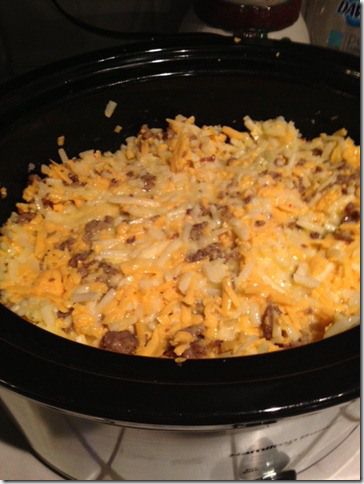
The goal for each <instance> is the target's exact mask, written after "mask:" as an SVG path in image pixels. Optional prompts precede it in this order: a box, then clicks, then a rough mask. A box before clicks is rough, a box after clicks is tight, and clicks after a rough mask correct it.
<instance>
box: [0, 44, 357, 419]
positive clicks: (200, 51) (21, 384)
mask: <svg viewBox="0 0 364 484" xmlns="http://www.w3.org/2000/svg"><path fill="white" fill-rule="evenodd" d="M359 73H360V66H359V59H358V58H356V57H352V56H350V55H347V54H342V53H340V54H339V53H337V52H334V51H328V50H323V49H320V48H314V47H311V46H305V45H300V44H294V43H290V42H285V41H279V42H274V41H266V42H261V43H254V42H244V43H240V44H237V43H235V42H234V41H233V40H232V39H227V38H226V39H217V38H216V39H215V38H213V37H206V38H205V37H203V36H201V38H200V40H199V41H198V42H197V41H196V39H195V38H194V41H193V42H188V41H186V40H185V41H183V42H176V41H173V42H168V41H164V42H158V43H156V42H154V43H153V42H151V43H149V44H148V45H141V44H139V45H135V46H132V47H131V46H127V47H120V48H116V49H113V50H108V51H106V52H98V53H95V54H90V55H87V56H83V57H81V58H75V59H72V60H70V61H67V62H64V63H60V64H55V65H53V66H49V67H46V68H43V69H41V70H40V71H37V72H34V73H31V74H28V75H26V76H24V77H22V78H20V79H16V80H14V81H11V82H9V83H8V84H6V85H3V86H1V88H0V185H1V186H5V187H6V188H7V191H8V196H7V198H5V199H3V200H1V201H0V223H3V222H5V220H6V219H7V218H8V216H9V215H10V213H11V211H12V209H13V207H14V204H15V202H16V201H20V199H21V193H22V190H23V188H24V186H25V183H26V180H27V176H28V165H29V163H33V164H34V165H35V166H36V169H35V171H37V169H39V166H40V165H41V164H42V163H47V161H48V160H49V159H54V160H57V159H58V155H57V137H58V136H60V135H64V136H65V138H66V143H65V149H66V151H67V153H68V155H69V156H76V155H77V154H78V153H79V152H81V151H83V150H86V149H91V148H97V149H101V150H115V149H117V148H118V147H119V146H120V144H121V142H122V141H123V140H124V139H125V138H126V137H127V136H129V135H132V134H135V133H136V132H137V130H138V128H139V127H140V126H141V125H142V124H143V123H148V124H149V125H150V126H155V127H160V126H164V125H165V118H167V117H174V116H175V115H177V114H184V115H186V116H189V115H194V116H195V117H196V122H197V123H198V124H204V123H208V124H220V123H224V124H228V125H232V126H236V127H238V128H241V127H242V117H243V116H244V115H245V114H248V115H250V116H251V117H252V118H253V119H266V118H272V117H275V116H278V115H283V116H285V118H286V119H287V120H293V121H294V122H295V124H296V126H297V127H298V128H299V129H300V130H301V132H302V133H303V136H305V137H311V136H315V135H319V134H320V133H321V132H328V133H332V132H334V131H335V130H337V129H339V128H342V127H345V128H347V129H348V132H349V134H350V136H351V137H353V138H354V140H355V141H356V142H357V143H358V142H359V141H360V139H359V137H360V74H359ZM110 99H111V100H114V101H116V102H117V103H118V106H117V109H116V111H115V112H114V115H113V116H112V118H106V117H105V116H104V108H105V105H106V103H107V102H108V100H110ZM116 124H120V125H122V126H123V131H122V133H121V134H116V133H115V132H114V131H113V130H114V127H115V125H116ZM359 331H360V330H359V327H356V328H354V329H351V330H349V331H347V332H345V333H343V334H340V335H337V336H334V337H331V338H328V339H326V340H323V341H321V342H317V343H313V344H309V345H306V346H303V347H300V348H295V349H290V350H285V351H281V352H277V353H273V354H263V355H260V356H248V357H237V358H230V359H217V360H197V361H196V360H193V361H186V362H185V363H183V364H180V365H178V364H176V363H175V362H174V361H173V360H168V359H157V358H148V357H139V356H127V355H125V356H124V355H120V354H114V353H110V352H106V351H103V350H98V349H94V348H90V347H86V346H83V345H81V344H78V343H73V342H70V341H67V340H65V339H62V338H59V337H57V336H54V335H52V334H51V333H48V332H46V331H44V330H42V329H39V328H37V327H36V326H34V325H32V324H29V323H28V322H26V321H24V320H22V319H21V318H19V317H17V316H16V315H14V314H13V313H11V312H10V311H9V310H7V309H6V308H5V307H0V384H1V385H3V386H4V387H6V388H9V389H11V390H13V391H15V392H17V393H19V394H21V395H24V396H27V397H30V398H31V399H32V400H35V401H38V402H43V403H45V404H46V405H50V406H53V407H56V408H59V409H64V410H69V411H72V412H77V413H79V414H82V415H91V416H94V417H100V418H102V419H109V420H110V421H114V420H117V421H125V422H140V423H145V424H158V425H190V426H191V425H192V426H193V425H224V424H240V423H244V424H249V422H257V421H260V422H269V421H272V420H276V419H278V418H281V417H286V416H294V415H298V414H303V413H306V412H312V411H316V410H319V409H321V408H326V407H329V406H332V405H336V404H340V403H342V402H345V401H349V400H352V399H355V398H357V397H358V396H359V386H360V332H359Z"/></svg>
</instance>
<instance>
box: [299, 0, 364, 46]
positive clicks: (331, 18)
mask: <svg viewBox="0 0 364 484" xmlns="http://www.w3.org/2000/svg"><path fill="white" fill-rule="evenodd" d="M360 10H361V2H360V0H306V1H305V4H304V10H303V11H304V17H305V20H306V24H307V28H308V30H309V33H310V38H311V43H312V44H314V45H320V46H323V47H329V48H332V49H337V50H341V51H344V52H349V53H351V54H355V55H360V43H361V42H360V35H361V29H360V13H361V12H360Z"/></svg>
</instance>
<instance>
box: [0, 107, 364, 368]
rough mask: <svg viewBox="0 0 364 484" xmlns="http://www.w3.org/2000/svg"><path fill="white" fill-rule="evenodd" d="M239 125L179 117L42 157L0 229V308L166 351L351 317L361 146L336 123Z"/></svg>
mask: <svg viewBox="0 0 364 484" xmlns="http://www.w3.org/2000/svg"><path fill="white" fill-rule="evenodd" d="M244 122H245V126H246V130H241V131H239V130H237V129H235V128H232V127H229V126H220V125H218V126H202V127H199V126H197V125H196V124H195V119H194V117H190V118H186V117H183V116H181V115H179V116H177V117H176V118H175V119H169V120H168V127H167V128H166V129H159V128H149V127H148V126H147V125H143V126H142V127H141V129H140V132H139V133H138V135H137V136H136V137H129V138H127V139H126V142H125V144H123V145H122V146H121V148H120V150H118V151H117V152H116V153H110V152H106V153H104V154H102V153H101V152H100V151H92V150H91V151H87V152H84V153H81V154H80V156H79V158H77V159H69V158H68V157H67V156H62V160H63V162H62V163H55V162H52V163H51V164H50V165H43V166H42V169H41V171H42V174H43V176H42V177H40V176H37V175H32V176H31V178H30V183H29V185H28V186H27V188H26V189H25V191H24V202H23V203H19V204H18V205H17V212H14V213H13V214H12V215H11V217H10V218H9V220H8V221H7V223H6V224H5V225H4V226H3V228H2V232H1V239H0V291H1V301H2V303H3V304H4V305H6V306H7V307H9V308H10V309H11V310H12V311H14V312H15V313H17V314H18V315H19V316H21V317H23V318H25V319H27V320H29V321H31V322H33V323H35V324H37V325H39V326H40V327H42V328H44V329H46V330H49V331H51V332H53V333H55V334H57V335H60V336H63V337H65V338H69V339H71V340H74V341H77V342H79V343H84V344H87V345H91V346H94V347H99V348H104V349H107V350H110V351H115V352H119V353H124V354H136V355H144V356H154V357H170V358H175V359H177V361H182V360H184V359H188V358H213V357H230V356H239V355H252V354H260V353H265V352H272V351H276V350H281V349H284V348H290V347H295V346H299V345H303V344H306V343H310V342H312V341H317V340H320V339H322V338H324V337H326V336H329V335H332V334H335V333H337V332H341V331H344V330H346V329H348V328H350V327H351V326H353V325H355V324H357V323H358V321H359V305H360V294H359V286H360V260H359V256H360V226H359V224H360V213H359V209H360V194H359V190H360V165H359V164H360V161H359V160H360V154H359V147H357V146H355V145H354V143H353V141H352V140H351V139H350V138H349V137H347V133H346V130H345V129H342V130H340V131H338V132H336V133H334V134H333V135H328V134H321V135H320V136H319V137H317V138H315V139H312V140H306V139H304V138H303V137H302V136H301V134H300V133H299V132H298V130H297V129H296V128H295V126H294V124H293V123H292V122H286V121H285V120H284V119H283V118H282V117H279V118H277V119H271V120H266V121H259V122H256V121H253V120H252V119H251V118H249V117H245V118H244ZM62 154H63V153H62Z"/></svg>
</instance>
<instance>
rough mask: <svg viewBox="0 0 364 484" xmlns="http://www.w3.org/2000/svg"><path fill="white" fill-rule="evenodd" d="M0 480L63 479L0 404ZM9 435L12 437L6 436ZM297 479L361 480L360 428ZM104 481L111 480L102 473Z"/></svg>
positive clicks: (301, 473)
mask: <svg viewBox="0 0 364 484" xmlns="http://www.w3.org/2000/svg"><path fill="white" fill-rule="evenodd" d="M0 412H1V417H0V469H1V471H0V479H3V480H37V481H46V480H54V481H56V480H62V477H61V476H60V475H59V474H57V473H56V472H54V471H53V470H51V469H50V468H49V467H47V466H46V465H45V464H44V463H43V462H41V461H40V460H39V459H38V458H37V457H36V456H35V455H34V454H33V453H32V452H30V451H29V450H28V447H27V444H26V443H25V441H24V438H23V437H22V435H21V434H20V433H19V431H18V429H17V428H16V427H15V425H14V423H13V422H12V421H11V420H10V419H9V418H8V417H7V416H6V414H5V413H4V411H3V410H2V409H1V407H0ZM9 436H11V438H9ZM297 479H298V480H360V427H359V425H358V426H357V427H356V428H355V430H354V431H353V432H352V433H351V434H350V435H349V436H348V437H347V438H346V439H345V441H343V442H342V443H341V444H340V445H339V446H338V447H337V448H336V449H335V450H334V451H332V452H331V453H330V454H329V455H327V456H326V457H324V458H322V459H321V460H320V461H319V462H317V463H315V464H314V465H312V466H311V467H310V468H308V469H305V470H304V471H302V472H300V473H299V474H298V476H297ZM105 480H113V479H112V478H111V477H110V476H105Z"/></svg>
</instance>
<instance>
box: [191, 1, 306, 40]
mask: <svg viewBox="0 0 364 484" xmlns="http://www.w3.org/2000/svg"><path fill="white" fill-rule="evenodd" d="M194 8H195V12H196V14H197V15H198V17H199V18H200V19H201V20H202V21H204V22H206V23H207V24H209V25H211V26H213V27H217V28H220V29H224V30H229V31H231V32H232V33H234V34H237V35H239V34H241V33H244V32H249V31H254V30H256V31H260V32H273V31H277V30H282V29H285V28H287V27H289V26H290V25H292V24H294V23H295V21H296V20H297V19H298V16H299V13H300V8H301V0H266V1H264V0H245V1H243V0H194Z"/></svg>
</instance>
